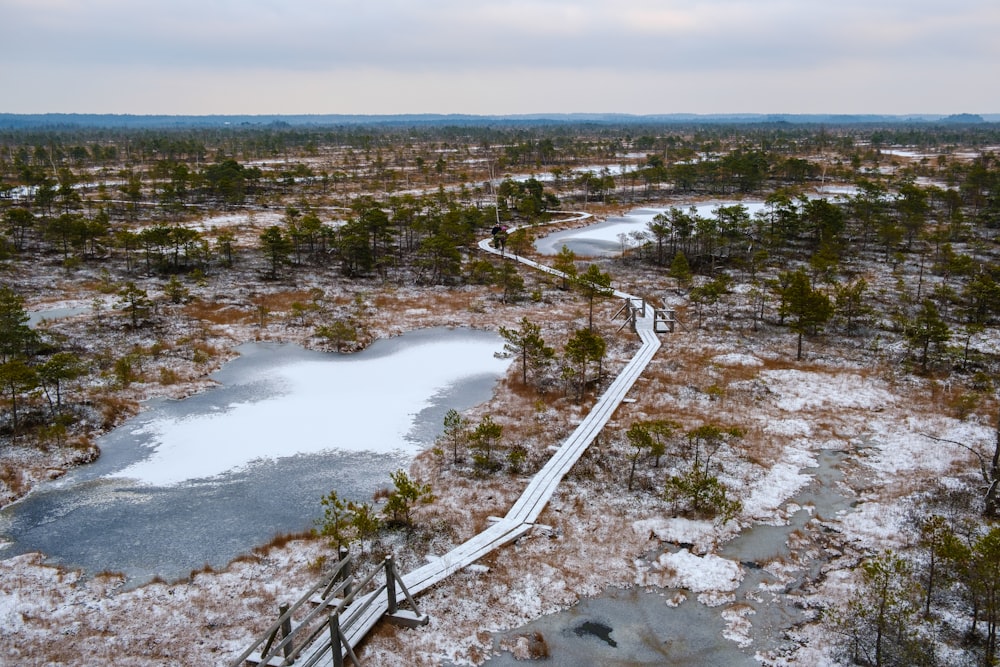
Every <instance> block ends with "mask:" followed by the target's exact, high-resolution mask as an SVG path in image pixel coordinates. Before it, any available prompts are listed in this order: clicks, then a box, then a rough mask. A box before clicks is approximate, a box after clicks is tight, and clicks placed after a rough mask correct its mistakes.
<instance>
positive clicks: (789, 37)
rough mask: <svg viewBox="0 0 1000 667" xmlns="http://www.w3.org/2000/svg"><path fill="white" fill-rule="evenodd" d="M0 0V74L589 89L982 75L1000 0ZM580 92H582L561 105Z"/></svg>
mask: <svg viewBox="0 0 1000 667" xmlns="http://www.w3.org/2000/svg"><path fill="white" fill-rule="evenodd" d="M2 2H3V5H4V9H3V15H4V20H3V25H2V27H0V84H7V83H9V82H11V81H13V80H15V79H17V80H21V78H23V77H21V76H19V75H17V74H13V73H12V72H13V71H14V70H15V69H17V68H22V70H23V69H24V68H26V67H30V69H31V70H33V71H37V72H39V75H40V76H44V77H47V78H48V79H50V80H58V79H59V78H61V77H65V76H67V75H69V74H70V73H77V72H79V71H87V70H89V71H91V72H92V73H93V75H94V76H95V77H100V76H102V75H106V74H107V73H109V72H113V71H123V70H124V69H126V68H128V69H129V70H130V71H133V72H137V73H140V74H141V75H142V76H141V79H140V80H138V81H136V82H135V84H134V85H135V86H136V87H137V88H142V87H143V86H146V85H155V83H156V81H157V79H158V78H159V77H166V76H168V73H169V75H171V76H177V75H179V74H180V73H182V72H184V71H189V72H190V73H191V74H192V75H197V78H199V79H200V80H206V81H212V80H213V77H214V80H217V81H219V82H220V85H224V83H225V78H226V77H230V78H232V77H234V76H237V75H238V73H243V74H247V73H250V72H253V73H255V74H256V75H257V76H272V75H273V76H274V77H279V76H284V77H286V78H290V79H295V80H298V81H307V80H308V78H309V76H310V74H311V75H313V76H320V75H321V73H322V75H323V76H324V77H327V79H323V80H328V77H329V73H330V72H340V73H343V74H344V75H345V76H347V77H348V78H352V76H353V75H352V74H351V73H352V72H353V73H354V74H356V73H358V72H361V71H365V72H367V73H368V74H369V76H370V77H372V85H373V86H375V85H378V80H377V79H375V77H376V74H377V73H381V74H383V75H386V76H388V78H387V79H385V80H386V81H391V80H395V79H396V78H398V77H402V76H411V77H412V76H418V77H426V78H427V79H429V80H435V81H436V80H446V79H447V78H448V77H458V78H456V79H455V80H459V78H461V77H468V76H473V75H475V74H476V73H485V72H490V73H491V75H492V76H498V73H500V72H504V71H507V70H516V71H517V72H518V73H519V76H521V77H522V79H521V80H522V82H523V83H524V85H525V87H527V82H526V81H525V80H524V77H529V78H532V77H535V76H539V77H543V76H551V73H553V72H560V73H562V76H567V73H573V72H580V73H585V75H586V76H587V77H590V78H591V79H592V80H593V81H594V89H595V90H597V91H599V90H600V88H601V84H600V81H601V80H602V79H600V78H599V77H614V76H618V77H619V78H622V77H624V78H627V79H629V80H632V79H633V74H634V73H642V74H644V75H645V76H647V77H656V78H658V79H663V78H664V77H666V78H669V77H675V78H677V79H679V80H680V79H683V80H690V79H691V77H692V76H693V75H698V76H702V77H708V78H710V79H714V80H715V81H716V82H724V81H730V80H732V79H733V77H735V76H737V75H740V76H744V77H752V78H753V79H755V80H758V81H760V82H761V84H762V85H763V84H764V83H767V85H772V84H770V83H769V82H770V81H771V80H772V79H773V80H776V81H777V80H781V77H782V76H784V77H785V79H784V80H785V81H786V85H788V86H789V88H791V87H792V86H793V85H801V79H802V78H803V77H808V76H829V75H830V73H831V72H836V71H838V70H839V71H848V70H859V69H862V68H864V69H867V70H868V71H873V72H878V73H881V74H883V75H884V76H887V77H895V78H897V79H908V78H909V74H910V73H911V72H913V71H914V70H919V69H922V68H931V69H933V70H935V71H938V70H943V69H944V68H952V69H953V70H954V71H968V72H970V73H971V72H975V73H977V74H979V75H980V76H982V74H983V72H984V69H985V68H988V67H989V66H990V65H989V64H990V63H996V62H1000V57H998V56H1000V48H998V46H997V40H996V39H995V37H994V35H995V34H997V31H998V29H1000V7H996V6H995V3H992V2H987V1H985V0H982V1H976V0H953V2H951V3H949V4H948V6H947V7H945V6H944V4H943V3H932V2H927V1H925V0H909V1H905V2H904V1H902V0H867V1H866V2H861V1H859V0H844V1H842V2H839V3H829V2H826V1H814V0H805V1H803V0H796V1H793V0H758V1H756V2H748V1H735V0H729V1H724V0H710V1H700V2H695V1H667V0H656V1H654V0H629V2H626V3H611V2H607V1H599V0H577V1H575V2H566V1H564V0H513V1H508V2H499V1H494V2H470V1H469V0H465V1H464V2H460V1H458V0H424V1H422V2H419V3H417V2H412V1H407V2H404V1H402V0H368V2H354V1H348V0H325V1H320V0H285V1H283V2H281V1H274V0H239V1H238V0H202V1H201V2H195V1H194V0H172V1H162V2H161V1H157V0H129V1H125V0H92V1H89V2H83V1H82V0H75V1H71V0H2ZM626 74H627V76H626ZM571 78H572V77H571ZM317 81H320V80H317ZM545 83H546V82H545V81H544V80H542V81H539V82H534V81H532V86H531V87H533V88H534V87H539V86H541V85H544V84H545ZM547 83H548V84H549V85H558V82H551V81H550V82H547ZM706 83H710V82H708V81H706ZM716 85H717V84H716ZM730 85H731V84H730ZM980 85H989V84H988V83H987V82H986V81H981V82H980ZM636 92H637V93H639V92H641V91H636ZM24 93H25V94H26V95H29V96H30V95H32V94H35V93H33V91H32V90H26V91H24ZM512 94H515V93H512ZM121 99H122V100H123V104H124V100H125V99H126V97H125V96H124V95H123V94H122V95H121ZM928 99H929V100H931V101H934V102H935V103H937V102H938V101H939V100H938V98H937V96H930V95H929V96H928ZM993 99H996V98H993ZM864 102H865V100H864V99H859V100H858V106H859V110H864ZM602 106H603V105H602ZM591 107H592V105H590V104H587V103H583V102H580V103H578V104H577V106H576V108H575V109H572V110H589V109H590V108H591ZM998 108H1000V107H998ZM397 110H399V109H393V111H397ZM455 110H459V111H460V110H462V109H455ZM567 110H568V109H567ZM620 110H622V111H628V110H629V109H620ZM717 110H718V111H730V110H732V109H717ZM790 110H795V109H793V108H790ZM208 111H211V110H210V109H206V112H208ZM288 111H293V110H292V109H289V110H288ZM386 111H387V112H388V111H389V110H386ZM904 111H905V110H902V109H901V110H900V112H904ZM985 111H990V110H985Z"/></svg>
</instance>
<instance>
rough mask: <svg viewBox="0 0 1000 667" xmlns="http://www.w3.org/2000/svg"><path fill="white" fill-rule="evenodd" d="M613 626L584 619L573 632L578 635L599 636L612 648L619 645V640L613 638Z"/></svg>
mask: <svg viewBox="0 0 1000 667" xmlns="http://www.w3.org/2000/svg"><path fill="white" fill-rule="evenodd" d="M611 632H612V630H611V628H610V627H608V626H607V625H604V624H603V623H597V622H596V621H584V622H583V623H581V624H580V625H578V626H576V627H575V628H573V634H574V635H576V636H577V637H586V636H588V635H591V636H593V637H597V638H598V639H600V640H601V641H603V642H604V643H605V644H607V645H608V646H610V647H611V648H615V647H616V646H618V642H616V641H615V640H614V639H612V638H611Z"/></svg>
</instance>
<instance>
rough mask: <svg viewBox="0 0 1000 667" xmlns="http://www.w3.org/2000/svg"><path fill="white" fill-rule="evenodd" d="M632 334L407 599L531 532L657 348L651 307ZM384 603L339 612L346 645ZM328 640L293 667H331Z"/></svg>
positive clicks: (638, 313) (413, 575)
mask: <svg viewBox="0 0 1000 667" xmlns="http://www.w3.org/2000/svg"><path fill="white" fill-rule="evenodd" d="M479 245H480V247H481V248H482V249H483V250H484V251H486V252H491V253H494V254H498V255H499V254H501V253H500V251H499V250H496V249H494V248H492V247H491V246H490V244H489V239H487V240H485V241H483V242H481V243H480V244H479ZM503 256H504V257H505V258H507V259H511V260H516V261H519V262H521V263H523V264H526V265H528V266H531V267H533V268H535V269H538V270H540V271H545V272H547V273H551V274H553V275H557V276H562V275H563V274H562V273H561V272H559V271H556V270H555V269H552V268H551V267H548V266H545V265H544V264H539V263H538V262H534V261H532V260H529V259H526V258H524V257H519V256H517V255H513V254H511V253H505V254H504V255H503ZM614 294H615V296H618V297H620V298H623V299H628V300H630V301H632V302H635V303H641V299H637V298H636V297H632V296H631V295H628V294H625V293H623V292H619V291H615V292H614ZM634 316H635V317H634V321H635V331H636V333H637V334H638V336H639V338H640V340H641V342H642V345H641V346H640V348H639V350H638V351H637V352H636V353H635V355H634V356H633V357H632V359H631V360H630V361H629V362H628V364H627V365H626V366H625V368H623V369H622V372H621V373H620V374H619V375H618V377H616V378H615V380H614V381H613V382H612V383H611V385H610V386H609V387H608V388H607V390H606V391H605V392H604V394H602V395H601V397H600V398H599V399H598V400H597V403H596V404H595V405H594V407H593V409H592V410H591V411H590V413H589V414H588V415H587V416H586V417H585V418H584V419H583V421H581V422H580V425H579V426H577V427H576V430H574V431H573V433H572V434H571V435H570V436H569V437H568V438H567V439H566V440H565V441H564V442H563V444H562V445H561V446H560V447H559V449H558V450H557V451H556V452H555V453H554V454H553V456H552V458H551V459H549V461H548V463H546V464H545V466H544V467H542V469H541V470H540V471H539V472H538V474H536V475H535V476H534V478H533V479H532V480H531V482H530V483H529V484H528V486H527V487H526V488H525V489H524V492H523V493H522V494H521V496H520V498H518V500H517V501H516V502H515V503H514V505H513V506H512V507H511V508H510V511H508V512H507V515H506V516H504V517H503V518H502V519H500V520H499V521H496V522H495V523H493V524H492V525H491V526H490V527H489V528H487V529H486V530H484V531H483V532H481V533H479V534H478V535H476V536H475V537H473V538H471V539H469V540H468V541H466V542H464V543H463V544H460V545H459V546H457V547H455V548H454V549H452V550H451V551H449V552H448V553H446V554H445V555H443V556H441V557H440V558H437V559H435V560H434V561H433V562H431V563H428V564H427V565H424V566H423V567H420V568H418V569H416V570H413V571H412V572H410V573H408V574H406V575H404V576H403V577H402V581H403V584H404V586H405V588H406V590H407V591H408V592H409V594H410V595H411V596H415V595H417V594H419V593H421V592H422V591H424V590H426V589H428V588H430V587H431V586H434V585H435V584H437V583H439V582H441V581H442V580H444V579H445V578H446V577H448V576H450V575H451V574H454V573H455V572H458V571H459V570H461V569H463V568H465V567H467V566H469V565H471V564H472V563H474V562H476V561H477V560H479V559H480V558H482V557H483V556H485V555H486V554H488V553H490V552H491V551H493V550H495V549H497V548H499V547H501V546H503V545H506V544H509V543H510V542H513V541H514V540H516V539H517V538H519V537H521V536H522V535H524V534H525V533H527V532H528V531H529V530H531V528H532V526H533V525H534V523H535V521H536V520H537V519H538V516H539V515H540V514H541V513H542V510H544V509H545V506H546V504H548V502H549V499H550V498H551V497H552V494H553V493H554V492H555V490H556V487H557V486H558V485H559V482H560V481H562V479H563V477H564V476H565V475H566V473H568V472H569V470H570V468H572V467H573V464H574V463H576V462H577V460H578V459H579V458H580V456H582V455H583V453H584V451H586V449H587V447H588V446H589V445H590V444H591V443H592V442H593V441H594V439H595V438H596V437H597V436H598V435H599V434H600V432H601V430H602V429H603V428H604V426H605V425H606V424H607V423H608V420H610V419H611V415H612V414H613V413H614V411H615V409H617V407H618V406H619V405H620V404H621V402H622V400H623V399H624V398H625V395H626V394H627V393H628V391H629V390H630V389H631V388H632V385H633V384H634V383H635V381H636V379H637V378H638V377H639V376H640V375H641V374H642V372H643V371H644V370H645V368H646V366H647V365H648V364H649V361H650V360H651V359H652V358H653V355H654V354H656V351H657V350H658V349H659V347H660V340H659V337H658V336H657V335H656V333H655V332H654V318H653V312H652V309H651V308H647V307H643V308H641V309H640V308H638V307H637V308H636V309H635V311H634ZM387 610H388V603H387V600H386V596H385V595H381V594H376V593H373V594H369V595H368V596H365V597H362V598H360V599H359V600H357V601H355V602H354V603H353V604H352V605H351V606H350V607H348V608H347V609H345V610H344V612H343V613H342V615H341V617H340V627H341V628H343V632H344V637H345V640H346V642H347V643H348V645H349V646H351V647H354V646H357V645H358V644H360V643H361V641H362V640H363V639H364V637H365V636H366V635H367V634H368V632H369V631H370V630H371V629H372V628H373V627H374V626H375V624H376V623H378V621H379V620H380V619H381V618H382V617H383V616H384V615H385V614H386V612H387ZM331 647H332V641H331V639H330V637H329V636H327V634H326V633H324V635H323V636H322V637H321V638H320V639H319V640H318V641H317V642H315V644H314V645H312V646H309V647H307V648H306V649H305V650H303V651H302V653H301V654H300V655H301V657H300V660H301V662H300V661H299V660H296V662H295V665H322V666H323V667H326V666H330V667H333V665H334V658H333V653H332V651H331Z"/></svg>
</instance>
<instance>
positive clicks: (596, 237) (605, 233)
mask: <svg viewBox="0 0 1000 667" xmlns="http://www.w3.org/2000/svg"><path fill="white" fill-rule="evenodd" d="M736 204H740V205H742V206H744V207H745V208H746V209H747V212H748V213H749V214H750V215H751V216H753V215H754V214H755V213H756V212H757V211H762V210H764V202H762V201H721V200H719V201H711V202H701V203H699V204H693V205H688V204H677V205H676V206H673V207H667V208H637V209H634V210H632V211H629V212H628V213H626V214H625V215H622V216H611V217H609V218H608V219H607V220H605V221H604V222H599V223H597V224H596V225H589V226H587V227H581V228H579V229H567V230H565V231H561V232H556V233H554V234H550V235H548V236H546V237H543V238H540V239H538V240H537V241H535V249H536V250H537V251H538V252H539V253H541V254H543V255H556V254H559V251H560V250H561V249H562V247H563V246H564V245H565V246H566V247H567V248H569V249H570V250H572V251H573V252H574V253H576V254H577V255H578V256H580V257H606V256H609V255H620V254H621V252H622V240H621V237H622V235H625V236H626V237H628V236H629V235H631V234H633V233H637V232H642V233H647V232H648V231H649V223H650V222H651V221H652V220H653V218H655V217H656V216H657V215H659V214H660V213H666V212H667V211H669V210H670V209H671V208H679V209H681V210H683V211H685V212H688V211H689V210H690V209H691V208H694V209H695V212H696V214H697V215H698V217H701V218H713V217H715V216H714V215H713V213H712V211H714V210H715V209H717V208H719V207H720V206H735V205H736ZM628 243H629V247H634V246H635V245H636V242H635V241H634V240H632V239H628Z"/></svg>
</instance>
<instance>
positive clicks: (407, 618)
mask: <svg viewBox="0 0 1000 667" xmlns="http://www.w3.org/2000/svg"><path fill="white" fill-rule="evenodd" d="M396 586H399V588H400V590H401V591H403V595H404V596H405V597H406V601H407V602H408V603H409V604H410V606H411V607H413V610H412V611H409V610H407V609H400V608H399V603H398V601H397V599H396ZM385 594H386V600H387V603H388V604H387V609H386V612H385V617H386V620H388V621H389V622H390V623H392V624H393V625H402V626H403V627H407V628H416V627H419V626H421V625H427V623H428V622H429V621H430V618H429V617H428V616H427V614H421V613H420V610H419V609H418V608H417V603H416V601H415V600H414V599H413V596H411V595H410V591H408V590H407V589H406V584H404V583H403V580H402V578H400V576H399V575H398V574H396V565H395V562H394V561H393V560H392V556H386V558H385Z"/></svg>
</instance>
